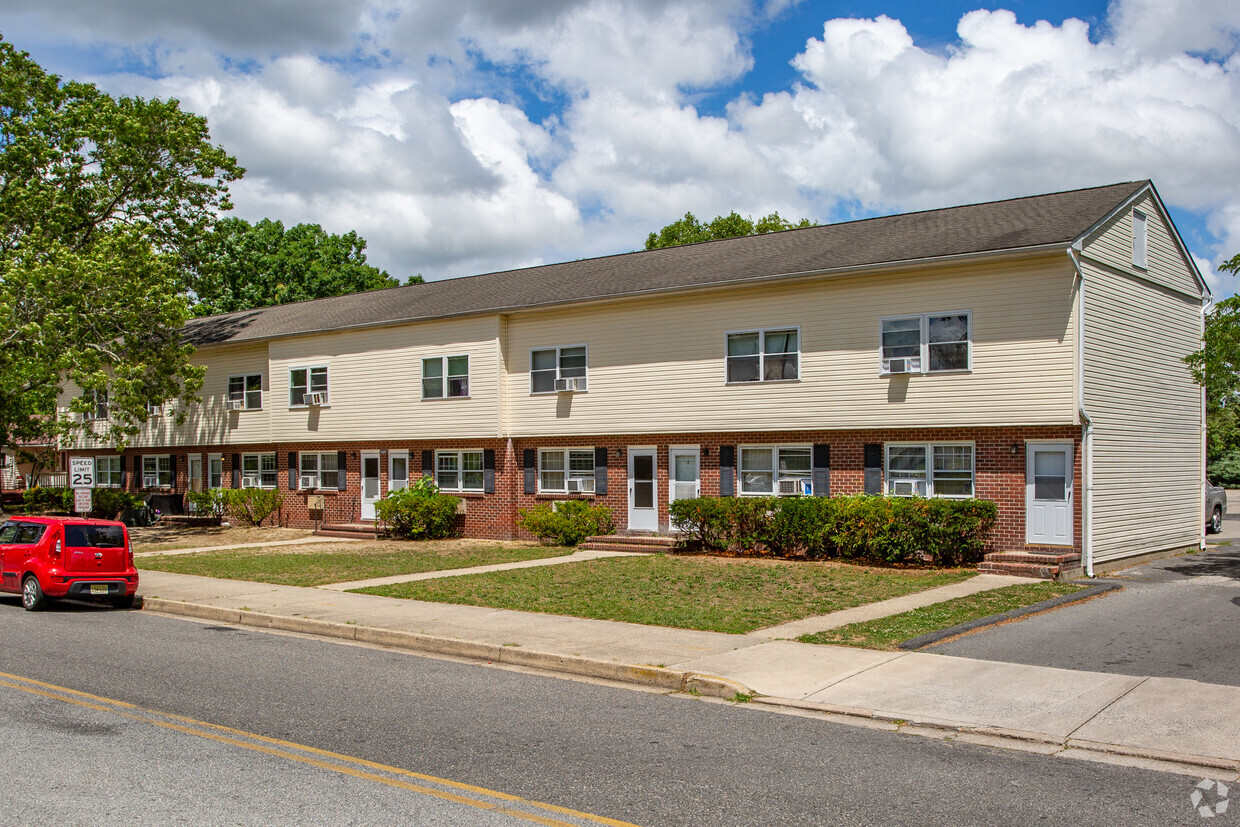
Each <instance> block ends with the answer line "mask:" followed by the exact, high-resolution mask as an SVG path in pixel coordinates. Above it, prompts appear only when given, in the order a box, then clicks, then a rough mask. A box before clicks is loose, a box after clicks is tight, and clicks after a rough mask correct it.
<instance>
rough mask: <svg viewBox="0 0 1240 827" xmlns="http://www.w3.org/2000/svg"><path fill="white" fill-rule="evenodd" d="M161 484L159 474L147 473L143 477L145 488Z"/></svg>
mask: <svg viewBox="0 0 1240 827" xmlns="http://www.w3.org/2000/svg"><path fill="white" fill-rule="evenodd" d="M157 485H159V476H158V475H156V474H146V475H145V476H143V477H142V486H143V487H144V488H154V487H155V486H157Z"/></svg>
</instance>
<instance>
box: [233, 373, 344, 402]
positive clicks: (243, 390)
mask: <svg viewBox="0 0 1240 827" xmlns="http://www.w3.org/2000/svg"><path fill="white" fill-rule="evenodd" d="M323 371H324V382H326V372H327V369H326V368H324V369H323ZM303 373H304V371H303ZM303 385H304V382H303ZM324 387H326V385H324ZM302 392H303V393H305V389H304V387H303V389H302ZM228 401H229V403H233V402H240V403H241V406H242V407H243V408H244V409H245V410H247V411H257V410H259V409H261V408H262V407H263V375H262V374H261V373H247V374H245V375H244V376H230V377H228ZM229 407H233V406H232V405H231V404H230V405H229Z"/></svg>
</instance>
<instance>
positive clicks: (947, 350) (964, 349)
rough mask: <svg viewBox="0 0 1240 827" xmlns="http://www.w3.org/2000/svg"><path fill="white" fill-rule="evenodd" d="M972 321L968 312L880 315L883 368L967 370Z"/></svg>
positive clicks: (886, 370) (891, 370) (899, 370)
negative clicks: (896, 315)
mask: <svg viewBox="0 0 1240 827" xmlns="http://www.w3.org/2000/svg"><path fill="white" fill-rule="evenodd" d="M971 323H972V318H971V314H970V313H968V312H964V313H944V314H929V315H925V316H904V317H901V318H892V319H883V320H882V321H881V322H880V324H881V328H882V329H881V338H882V348H881V350H882V372H883V373H927V372H928V373H935V372H939V371H949V370H970V369H971V367H972V352H971V347H972V339H973V337H972V330H971Z"/></svg>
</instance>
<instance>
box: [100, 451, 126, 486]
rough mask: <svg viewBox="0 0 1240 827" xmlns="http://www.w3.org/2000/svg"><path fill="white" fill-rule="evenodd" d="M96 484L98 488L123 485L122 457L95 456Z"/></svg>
mask: <svg viewBox="0 0 1240 827" xmlns="http://www.w3.org/2000/svg"><path fill="white" fill-rule="evenodd" d="M95 486H96V487H97V488H120V487H121V458H120V457H95Z"/></svg>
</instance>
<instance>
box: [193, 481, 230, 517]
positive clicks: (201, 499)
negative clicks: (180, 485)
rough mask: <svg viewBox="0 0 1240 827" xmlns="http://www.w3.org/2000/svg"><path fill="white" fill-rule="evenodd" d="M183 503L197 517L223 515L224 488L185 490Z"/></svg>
mask: <svg viewBox="0 0 1240 827" xmlns="http://www.w3.org/2000/svg"><path fill="white" fill-rule="evenodd" d="M185 504H186V505H187V506H189V511H190V512H191V513H193V514H194V515H195V516H198V517H214V518H215V519H216V520H221V519H223V517H224V489H222V488H208V489H207V490H206V491H186V492H185Z"/></svg>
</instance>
